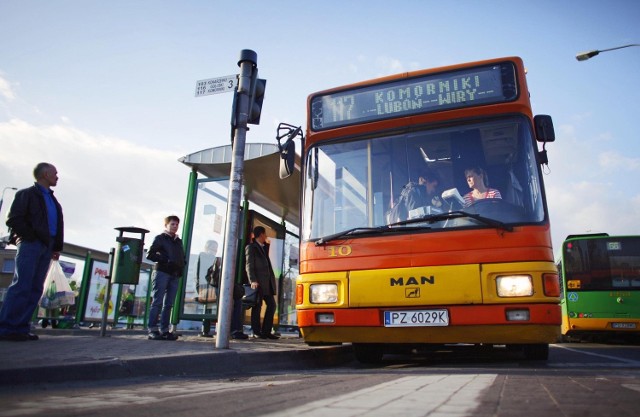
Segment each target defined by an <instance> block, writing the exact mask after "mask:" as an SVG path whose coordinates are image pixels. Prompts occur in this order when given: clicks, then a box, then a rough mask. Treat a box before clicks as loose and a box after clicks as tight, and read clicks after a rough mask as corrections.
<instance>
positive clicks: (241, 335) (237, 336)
mask: <svg viewBox="0 0 640 417" xmlns="http://www.w3.org/2000/svg"><path fill="white" fill-rule="evenodd" d="M231 338H232V339H237V340H246V339H248V338H249V336H248V335H246V334H244V333H233V334H232V335H231Z"/></svg>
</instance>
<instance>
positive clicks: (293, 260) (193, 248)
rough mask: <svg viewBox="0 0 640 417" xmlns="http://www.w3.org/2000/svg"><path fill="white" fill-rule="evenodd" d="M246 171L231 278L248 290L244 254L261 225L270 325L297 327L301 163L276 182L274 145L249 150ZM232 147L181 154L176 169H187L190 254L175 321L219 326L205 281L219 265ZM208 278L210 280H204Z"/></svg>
mask: <svg viewBox="0 0 640 417" xmlns="http://www.w3.org/2000/svg"><path fill="white" fill-rule="evenodd" d="M245 146H246V147H245V159H244V169H243V185H242V206H241V207H238V210H241V211H242V212H241V216H240V219H241V220H240V228H239V236H238V244H237V246H236V247H237V251H238V252H237V263H236V266H235V275H234V279H235V282H237V283H246V282H247V278H246V273H245V272H244V271H245V268H244V265H245V260H244V247H245V245H247V244H248V243H249V242H250V239H251V231H252V230H253V228H254V227H255V226H258V225H260V226H264V227H265V229H266V231H267V236H268V242H269V257H270V260H271V264H272V266H273V269H274V273H275V275H276V278H278V289H277V293H278V295H277V304H278V310H277V315H276V317H275V319H274V326H279V327H285V328H286V327H294V328H295V327H297V323H296V315H295V279H296V277H297V275H298V252H299V244H298V239H299V236H298V227H299V224H300V198H299V196H300V192H299V188H300V163H299V160H298V161H297V162H298V163H297V164H296V169H295V172H294V174H293V175H291V176H290V177H289V178H287V179H284V180H281V179H280V177H279V175H278V171H279V164H280V154H279V150H278V147H277V146H276V145H275V144H265V143H247V144H246V145H245ZM232 155H233V152H232V147H231V145H226V146H221V147H216V148H210V149H204V150H202V151H199V152H195V153H192V154H190V155H186V156H184V157H182V158H180V159H179V161H180V162H182V163H183V164H185V165H186V166H188V167H189V168H191V174H190V176H189V184H188V193H187V202H186V209H185V219H184V221H183V230H182V239H183V243H184V246H185V253H186V254H187V267H186V269H185V270H186V274H184V276H183V278H182V282H181V285H180V290H179V292H178V295H177V300H176V301H177V302H176V304H175V306H176V307H178V308H174V310H173V316H172V321H173V323H177V322H178V321H180V320H197V321H200V320H204V321H207V320H211V321H216V320H217V317H218V314H217V307H218V294H217V291H216V288H215V287H213V285H212V284H213V283H212V282H210V279H208V277H207V270H208V269H209V267H210V266H212V265H214V266H215V263H216V258H218V262H220V260H221V259H222V258H223V254H222V250H223V248H224V247H225V245H224V242H223V240H224V238H225V228H226V224H225V223H226V213H227V207H228V197H229V196H228V194H229V181H230V175H231V158H232ZM209 278H210V276H209ZM247 322H248V321H247V320H245V323H247Z"/></svg>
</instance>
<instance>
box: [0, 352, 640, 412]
mask: <svg viewBox="0 0 640 417" xmlns="http://www.w3.org/2000/svg"><path fill="white" fill-rule="evenodd" d="M0 403H2V404H4V407H3V408H2V411H0V417H3V416H19V415H33V416H45V415H46V416H80V415H83V416H84V415H91V416H113V415H116V414H117V415H120V416H122V417H129V416H131V417H133V416H135V417H140V416H146V415H149V416H150V415H157V414H158V413H159V412H162V414H166V415H171V416H193V415H213V416H237V415H243V416H258V415H270V416H326V415H331V416H336V417H342V416H372V415H373V416H375V415H380V416H389V415H403V416H448V417H455V416H518V417H527V416H536V417H538V416H541V415H544V416H545V417H552V416H579V417H584V416H589V415H593V416H616V417H623V416H634V417H635V416H637V415H638V409H639V408H638V407H639V405H638V404H640V346H618V345H598V344H560V345H554V346H552V348H551V352H550V360H549V361H548V362H546V363H544V362H542V363H536V362H528V361H524V360H522V359H521V358H519V357H518V356H514V355H512V354H510V353H509V352H506V351H505V350H500V349H495V350H492V351H477V350H473V349H470V348H463V349H452V350H449V351H447V350H443V351H438V352H431V353H429V354H425V355H422V356H418V357H411V358H408V357H402V356H394V357H387V358H386V359H385V361H384V363H383V364H382V365H381V366H364V365H361V364H358V363H357V362H351V363H348V364H347V365H343V366H339V367H333V368H329V369H323V370H318V369H313V370H304V369H300V370H289V371H279V372H273V371H265V372H256V373H254V374H241V375H226V376H225V377H219V376H218V377H211V376H208V375H202V376H197V377H194V376H191V377H185V378H176V377H146V378H135V379H120V380H111V381H98V382H91V383H77V382H76V383H58V384H31V385H23V386H13V387H4V388H2V389H0Z"/></svg>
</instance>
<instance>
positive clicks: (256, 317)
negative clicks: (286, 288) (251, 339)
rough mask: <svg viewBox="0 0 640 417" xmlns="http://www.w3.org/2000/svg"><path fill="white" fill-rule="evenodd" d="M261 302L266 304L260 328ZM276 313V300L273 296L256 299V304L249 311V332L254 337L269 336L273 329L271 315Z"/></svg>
mask: <svg viewBox="0 0 640 417" xmlns="http://www.w3.org/2000/svg"><path fill="white" fill-rule="evenodd" d="M262 300H264V302H265V303H266V304H267V308H266V310H265V312H264V320H263V321H262V326H260V310H262ZM275 313H276V300H275V299H274V298H273V295H263V296H262V297H258V303H257V304H256V306H255V307H253V308H252V309H251V330H253V334H255V335H263V334H264V335H267V334H271V328H272V327H273V315H274V314H275Z"/></svg>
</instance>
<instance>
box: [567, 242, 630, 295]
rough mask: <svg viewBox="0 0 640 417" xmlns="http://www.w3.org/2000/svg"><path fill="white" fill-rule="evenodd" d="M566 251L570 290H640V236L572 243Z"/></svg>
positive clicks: (568, 286)
mask: <svg viewBox="0 0 640 417" xmlns="http://www.w3.org/2000/svg"><path fill="white" fill-rule="evenodd" d="M562 250H563V259H564V277H563V278H564V282H566V286H567V290H571V291H580V290H587V291H620V290H625V289H626V290H629V289H640V237H637V236H635V237H633V236H626V237H608V238H597V239H595V238H594V239H581V240H568V241H567V242H565V243H564V245H563V249H562Z"/></svg>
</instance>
